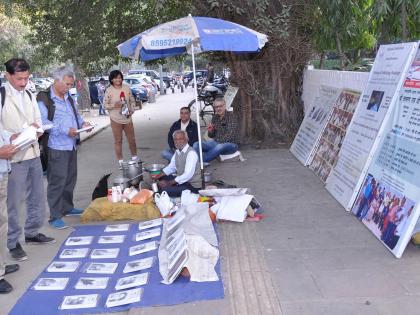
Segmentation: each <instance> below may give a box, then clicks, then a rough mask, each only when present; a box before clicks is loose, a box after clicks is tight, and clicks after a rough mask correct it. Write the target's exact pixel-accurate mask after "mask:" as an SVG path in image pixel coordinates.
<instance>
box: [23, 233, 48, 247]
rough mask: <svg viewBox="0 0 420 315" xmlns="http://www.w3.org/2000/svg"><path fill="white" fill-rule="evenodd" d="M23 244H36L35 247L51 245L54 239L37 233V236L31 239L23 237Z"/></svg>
mask: <svg viewBox="0 0 420 315" xmlns="http://www.w3.org/2000/svg"><path fill="white" fill-rule="evenodd" d="M25 242H26V243H27V244H36V245H38V244H39V245H41V244H52V243H55V239H53V238H52V237H48V236H45V235H44V234H42V233H38V234H37V235H35V236H33V237H25Z"/></svg>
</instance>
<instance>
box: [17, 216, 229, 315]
mask: <svg viewBox="0 0 420 315" xmlns="http://www.w3.org/2000/svg"><path fill="white" fill-rule="evenodd" d="M105 227H106V225H85V226H77V227H75V231H73V232H72V234H71V235H70V237H74V236H94V239H93V242H92V243H91V244H90V245H85V246H66V245H65V242H64V244H63V245H62V246H61V248H60V250H59V251H58V253H57V255H56V257H55V258H54V261H66V260H65V259H60V258H59V255H60V253H61V251H62V250H63V249H64V248H81V247H89V248H90V249H94V248H115V247H119V248H120V252H119V255H118V257H117V258H113V259H91V258H90V256H87V257H86V258H83V259H67V260H71V261H75V260H77V261H80V262H81V266H83V265H84V264H85V263H88V262H117V263H118V268H117V270H116V271H115V273H114V274H111V275H109V274H100V275H99V274H87V273H84V272H83V268H80V267H79V268H78V270H76V271H75V272H71V273H51V272H46V269H47V266H46V268H45V270H44V271H43V272H42V273H41V274H40V275H39V276H38V278H37V279H35V281H33V283H32V284H31V285H30V286H29V288H28V290H27V291H26V292H25V293H24V295H23V296H22V297H21V298H20V299H19V300H18V302H17V303H16V305H15V306H14V307H13V309H12V310H11V311H10V313H9V314H11V315H26V314H27V315H33V314H43V315H53V314H88V313H108V312H117V311H124V310H128V309H130V308H134V307H148V306H158V305H176V304H181V303H188V302H193V301H200V300H215V299H222V298H223V297H224V289H223V283H222V280H221V279H222V278H221V272H220V260H219V262H218V263H217V265H216V271H217V274H218V276H219V281H215V282H191V281H189V280H188V279H186V278H183V277H179V278H178V279H177V280H175V282H174V283H172V284H170V285H165V284H162V283H160V282H161V280H162V277H161V275H160V273H159V264H158V261H157V259H156V261H155V263H154V265H153V267H152V268H150V269H146V270H143V271H141V272H142V273H143V272H149V273H150V274H149V280H148V283H147V284H146V285H144V286H142V288H143V290H144V291H143V296H142V299H141V301H140V302H137V303H133V304H129V305H124V306H117V307H112V308H107V307H106V306H105V302H106V299H107V297H108V295H109V294H110V293H113V292H116V290H115V284H116V282H117V280H118V279H119V278H122V277H127V276H130V275H133V274H135V273H126V274H123V269H124V267H125V265H126V262H128V261H133V260H138V259H142V258H146V257H151V256H155V257H156V258H157V249H156V250H153V251H150V252H146V253H143V254H140V255H135V256H129V254H128V253H129V248H130V247H131V246H134V245H138V244H141V243H144V242H146V241H152V240H159V239H160V236H159V237H156V238H153V239H150V240H146V241H140V242H136V241H135V240H134V235H135V234H136V233H138V232H139V231H138V225H137V224H130V228H129V231H125V232H104V230H105ZM119 234H126V237H125V240H124V243H122V244H98V238H99V236H102V235H119ZM63 277H68V278H70V280H69V282H68V284H67V286H66V288H65V289H64V290H60V291H38V290H34V289H33V285H34V284H35V283H36V282H37V281H38V279H39V278H63ZM81 277H110V279H109V281H108V285H107V288H106V289H103V290H77V289H75V288H74V286H75V284H76V283H77V281H78V279H79V278H81ZM84 294H99V295H100V299H99V302H98V304H97V306H96V307H95V308H84V309H73V310H61V309H59V307H60V305H61V303H62V301H63V298H64V297H65V296H69V295H84Z"/></svg>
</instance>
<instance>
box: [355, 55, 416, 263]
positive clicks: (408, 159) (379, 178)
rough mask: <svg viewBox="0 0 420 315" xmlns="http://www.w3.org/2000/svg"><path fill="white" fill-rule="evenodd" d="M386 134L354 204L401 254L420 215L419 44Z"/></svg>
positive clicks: (380, 236)
mask: <svg viewBox="0 0 420 315" xmlns="http://www.w3.org/2000/svg"><path fill="white" fill-rule="evenodd" d="M383 135H384V136H383V137H382V138H381V140H380V142H379V144H378V150H376V151H375V153H374V155H373V159H372V163H371V164H370V166H369V167H368V171H367V175H366V176H365V177H364V179H363V185H362V187H361V189H360V190H359V193H358V194H357V198H356V202H355V203H354V205H353V207H352V209H351V210H352V212H353V213H354V214H355V215H356V216H357V218H358V219H359V220H360V221H361V222H362V223H363V224H364V225H366V226H367V227H368V228H369V230H370V231H371V232H372V233H373V234H374V235H375V236H376V237H377V238H378V239H379V240H380V241H381V242H382V243H383V244H384V245H385V246H386V247H387V248H388V249H389V250H390V251H392V253H393V254H394V255H395V256H396V257H401V255H402V253H403V251H404V249H405V247H406V246H407V243H408V242H409V240H410V238H411V235H412V232H413V229H414V227H415V225H416V223H417V220H418V217H419V215H420V50H418V51H417V55H416V57H415V59H414V61H413V62H412V63H411V67H410V69H409V71H408V72H407V76H406V80H405V82H404V85H403V88H402V89H401V91H400V92H399V94H398V97H397V100H396V102H395V105H394V106H393V108H392V110H391V111H390V119H389V120H387V123H386V124H385V125H384V128H383Z"/></svg>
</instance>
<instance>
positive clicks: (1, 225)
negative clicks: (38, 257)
mask: <svg viewBox="0 0 420 315" xmlns="http://www.w3.org/2000/svg"><path fill="white" fill-rule="evenodd" d="M6 200H7V173H6V174H3V176H2V178H1V179H0V280H1V279H3V277H4V268H5V267H6V245H7V203H6V202H7V201H6Z"/></svg>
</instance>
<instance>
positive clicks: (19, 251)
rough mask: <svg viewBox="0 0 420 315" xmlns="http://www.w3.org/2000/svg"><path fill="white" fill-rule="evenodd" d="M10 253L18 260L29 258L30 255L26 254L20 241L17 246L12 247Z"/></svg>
mask: <svg viewBox="0 0 420 315" xmlns="http://www.w3.org/2000/svg"><path fill="white" fill-rule="evenodd" d="M9 253H10V256H12V258H13V259H14V260H17V261H24V260H26V259H28V255H26V253H25V251H24V250H23V248H22V246H21V245H20V244H19V243H16V247H15V248H13V249H10V250H9Z"/></svg>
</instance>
